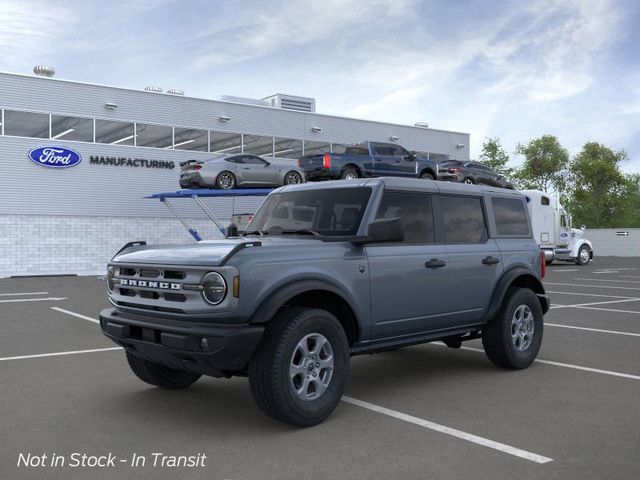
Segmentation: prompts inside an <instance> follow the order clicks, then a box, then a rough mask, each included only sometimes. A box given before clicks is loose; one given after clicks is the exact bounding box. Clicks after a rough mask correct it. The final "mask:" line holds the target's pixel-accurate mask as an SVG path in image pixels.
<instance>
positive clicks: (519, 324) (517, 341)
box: [511, 305, 534, 352]
mask: <svg viewBox="0 0 640 480" xmlns="http://www.w3.org/2000/svg"><path fill="white" fill-rule="evenodd" d="M533 332H534V320H533V312H532V311H531V308H529V306H528V305H520V306H519V307H518V308H516V310H515V311H514V312H513V317H512V318H511V340H512V341H513V346H514V347H516V349H518V350H520V351H521V352H522V351H524V350H526V349H527V348H529V347H530V346H531V342H532V341H533Z"/></svg>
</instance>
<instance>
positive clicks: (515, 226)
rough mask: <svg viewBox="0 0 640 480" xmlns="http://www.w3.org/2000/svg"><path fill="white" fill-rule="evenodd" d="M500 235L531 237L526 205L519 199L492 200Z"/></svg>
mask: <svg viewBox="0 0 640 480" xmlns="http://www.w3.org/2000/svg"><path fill="white" fill-rule="evenodd" d="M491 204H492V205H493V216H494V217H495V219H496V230H497V232H498V235H529V223H528V221H527V213H526V212H525V207H524V203H523V202H522V200H521V199H519V198H492V199H491Z"/></svg>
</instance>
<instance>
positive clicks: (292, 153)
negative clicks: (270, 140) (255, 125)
mask: <svg viewBox="0 0 640 480" xmlns="http://www.w3.org/2000/svg"><path fill="white" fill-rule="evenodd" d="M274 143H275V150H274V152H273V156H274V157H281V158H300V157H301V156H302V140H295V139H291V138H278V137H276V138H274Z"/></svg>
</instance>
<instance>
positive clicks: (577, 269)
mask: <svg viewBox="0 0 640 480" xmlns="http://www.w3.org/2000/svg"><path fill="white" fill-rule="evenodd" d="M579 270H580V269H579V268H569V269H567V270H564V269H562V268H554V269H553V270H551V271H552V272H577V271H579Z"/></svg>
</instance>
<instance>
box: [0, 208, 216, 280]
mask: <svg viewBox="0 0 640 480" xmlns="http://www.w3.org/2000/svg"><path fill="white" fill-rule="evenodd" d="M221 220H222V221H223V225H226V224H227V223H228V221H227V220H223V219H221ZM189 221H190V223H191V224H192V226H194V227H196V228H197V229H198V231H199V232H200V234H201V235H202V236H203V237H204V238H206V239H213V238H221V234H220V232H219V231H218V230H217V228H216V227H215V226H214V225H213V223H212V222H210V221H207V220H189ZM0 232H1V233H0V252H2V255H0V278H1V277H9V276H13V275H52V274H80V275H96V274H102V273H104V271H105V265H106V263H107V261H109V260H110V259H111V257H112V256H113V254H114V253H115V252H117V251H118V250H119V249H120V248H121V247H122V246H123V245H124V244H125V243H127V242H129V241H132V240H145V241H146V242H147V243H149V244H161V243H164V244H167V243H174V244H175V243H190V242H193V241H194V240H193V238H191V236H190V235H189V233H188V232H187V230H186V229H185V228H184V227H183V226H182V224H181V223H180V222H179V221H178V220H175V219H173V218H148V217H147V218H144V217H140V218H138V217H85V216H45V215H0Z"/></svg>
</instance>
